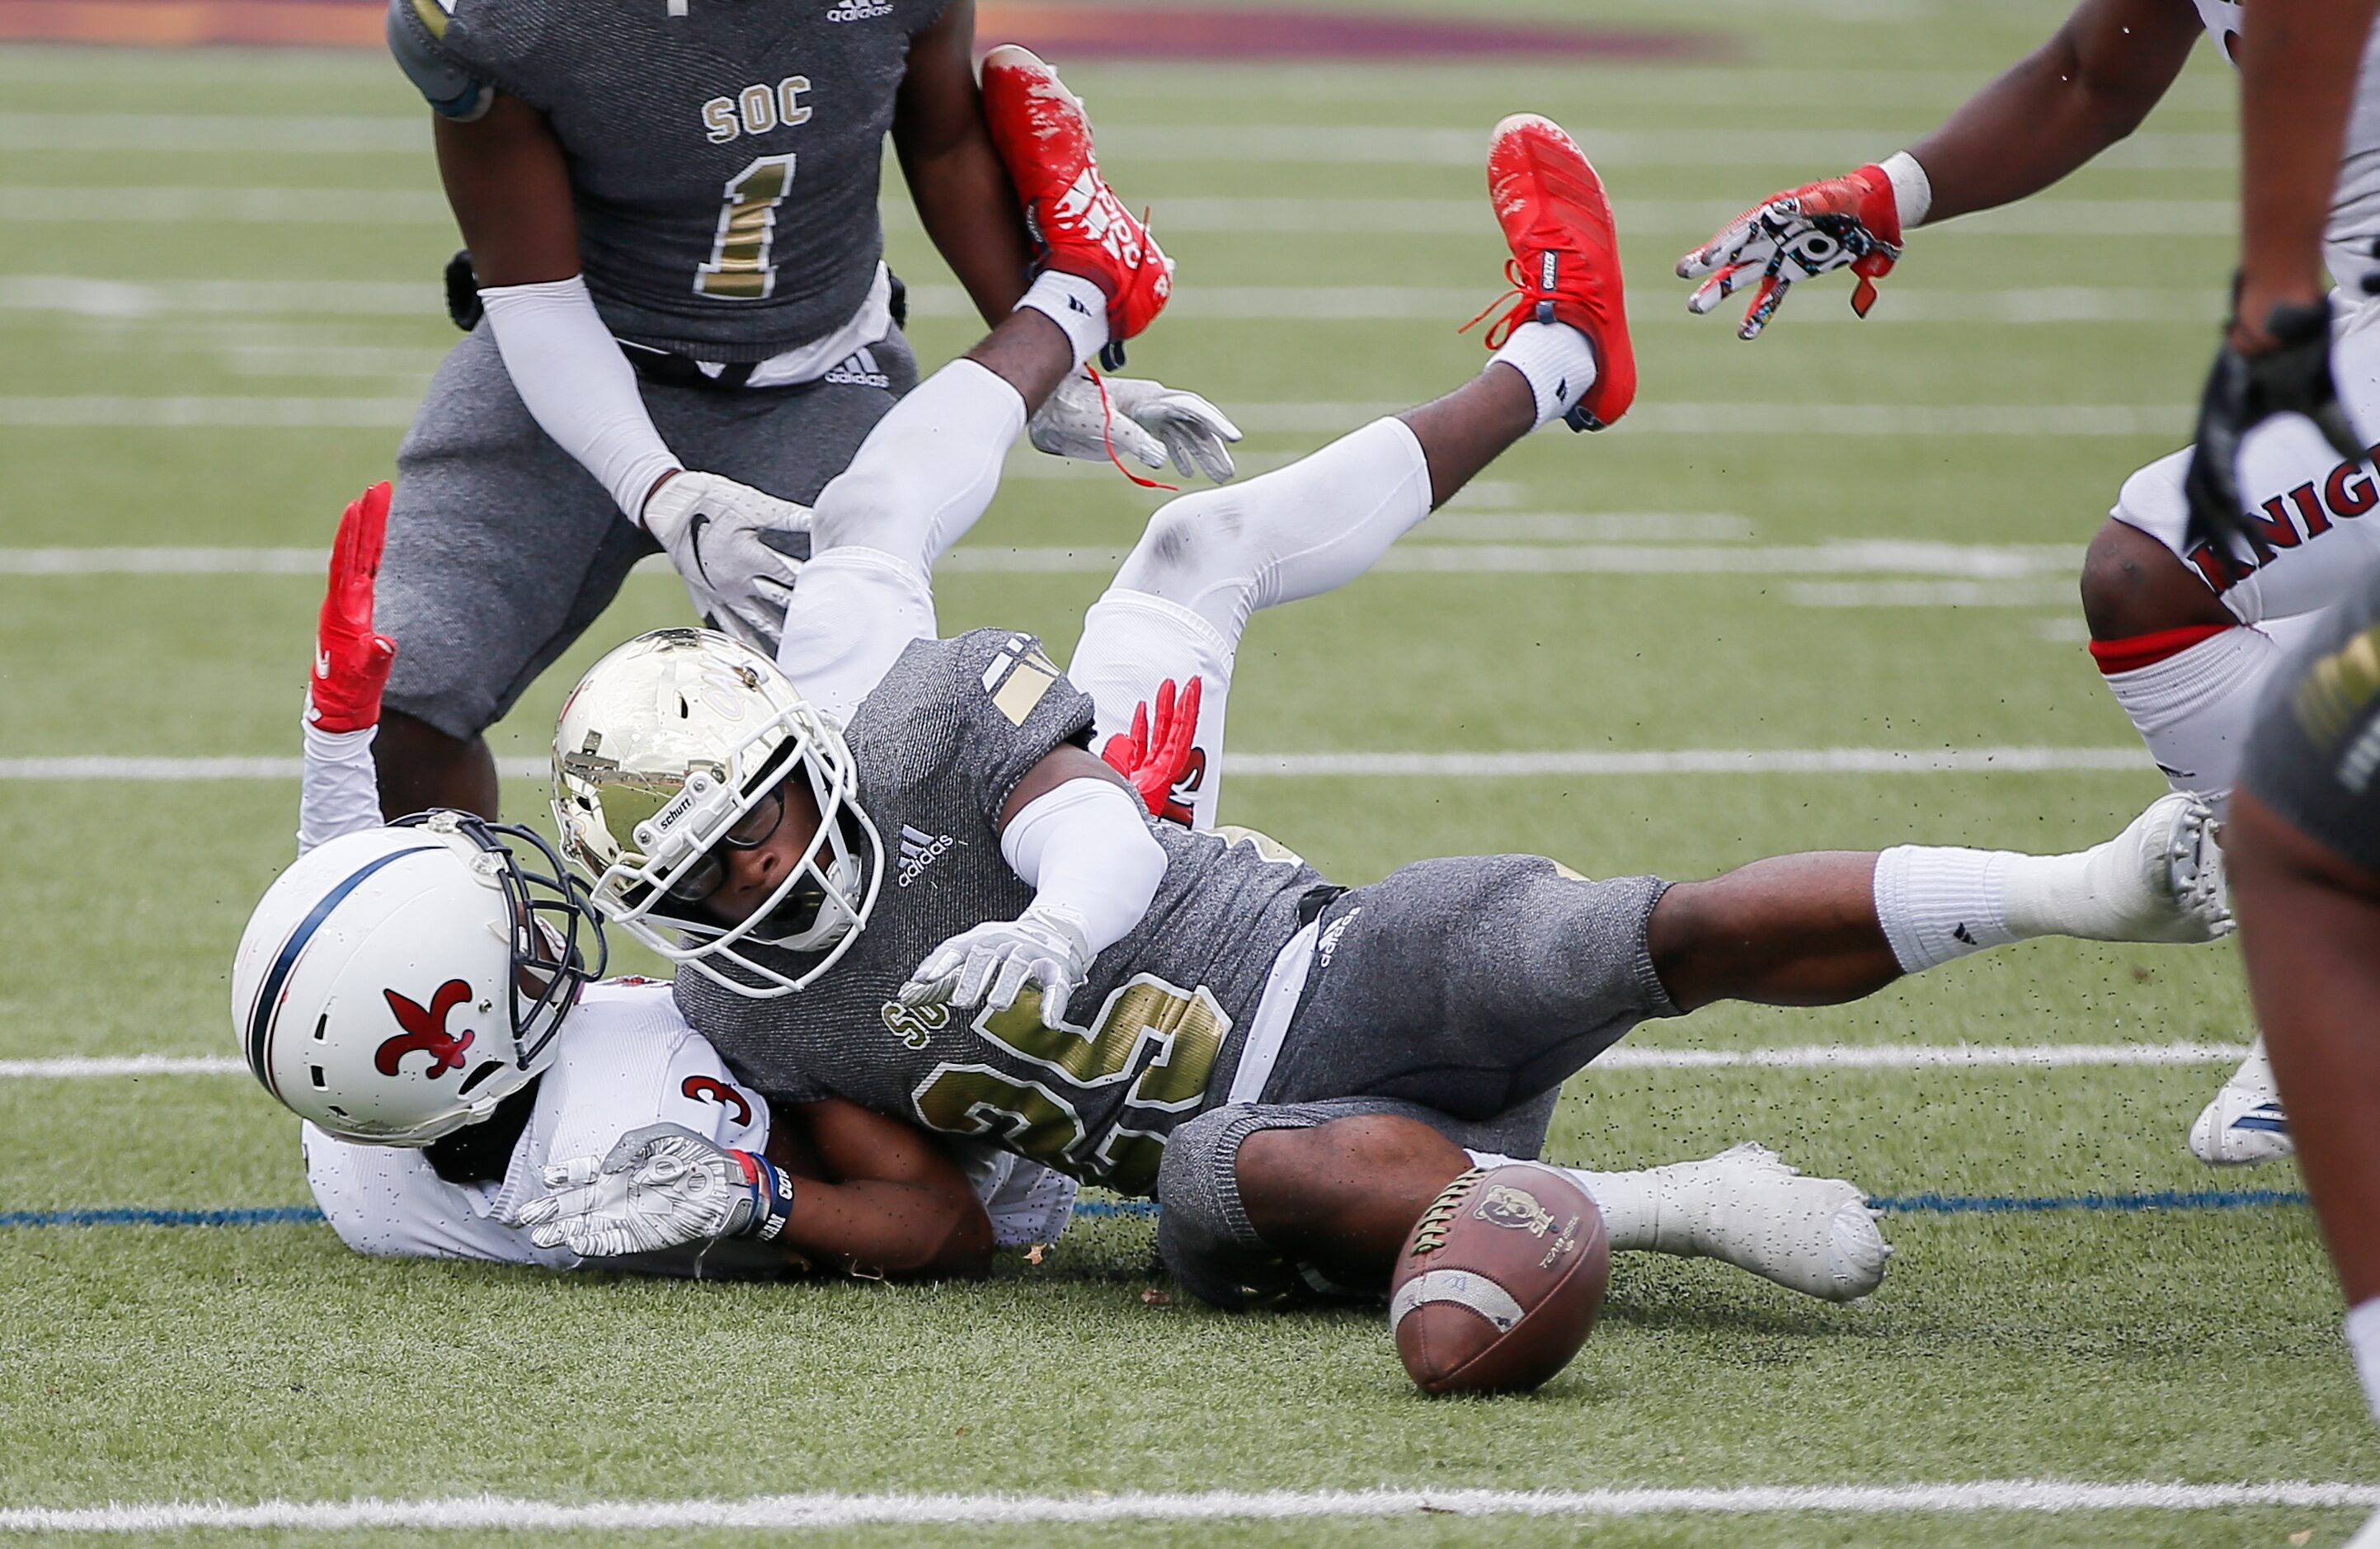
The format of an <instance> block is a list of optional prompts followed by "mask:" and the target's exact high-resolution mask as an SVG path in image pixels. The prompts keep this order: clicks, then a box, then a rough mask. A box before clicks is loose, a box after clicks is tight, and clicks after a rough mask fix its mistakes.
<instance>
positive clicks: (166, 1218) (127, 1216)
mask: <svg viewBox="0 0 2380 1549" xmlns="http://www.w3.org/2000/svg"><path fill="white" fill-rule="evenodd" d="M321 1219H322V1212H321V1211H319V1210H316V1209H315V1208H314V1207H313V1206H312V1205H262V1206H259V1207H257V1208H255V1209H252V1210H8V1211H0V1226H298V1225H305V1224H309V1223H311V1222H316V1221H320V1220H321Z"/></svg>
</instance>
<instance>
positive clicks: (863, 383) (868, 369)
mask: <svg viewBox="0 0 2380 1549" xmlns="http://www.w3.org/2000/svg"><path fill="white" fill-rule="evenodd" d="M824 380H826V381H828V382H832V383H834V384H837V385H839V386H844V387H890V386H892V377H891V376H890V375H889V374H887V373H886V372H885V371H884V368H883V367H882V366H881V365H880V364H879V363H878V362H877V360H876V351H875V350H873V349H870V348H867V347H866V346H862V347H861V348H858V349H856V350H854V351H852V352H851V353H850V354H849V355H846V356H844V358H843V361H842V363H841V364H840V365H838V366H836V367H835V368H834V369H833V370H832V371H830V372H827V373H826V376H825V379H824Z"/></svg>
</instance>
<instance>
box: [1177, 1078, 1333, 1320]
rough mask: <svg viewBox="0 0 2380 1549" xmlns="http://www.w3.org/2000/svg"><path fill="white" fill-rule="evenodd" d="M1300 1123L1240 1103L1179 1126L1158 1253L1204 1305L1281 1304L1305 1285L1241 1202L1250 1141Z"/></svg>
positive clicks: (1229, 1307) (1229, 1308) (1238, 1307)
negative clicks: (1242, 1158) (1240, 1172)
mask: <svg viewBox="0 0 2380 1549" xmlns="http://www.w3.org/2000/svg"><path fill="white" fill-rule="evenodd" d="M1284 1121H1286V1122H1292V1123H1294V1122H1295V1120H1294V1119H1293V1118H1287V1116H1282V1115H1281V1114H1280V1112H1279V1110H1274V1111H1273V1112H1272V1113H1270V1114H1269V1113H1268V1112H1267V1111H1266V1110H1264V1109H1262V1108H1259V1107H1257V1106H1254V1105H1252V1104H1244V1103H1235V1104H1229V1105H1227V1106H1224V1107H1220V1108H1216V1109H1212V1110H1210V1111H1208V1112H1207V1113H1203V1114H1200V1115H1199V1116H1197V1117H1196V1118H1194V1119H1191V1120H1189V1121H1188V1122H1187V1123H1184V1124H1183V1125H1181V1126H1179V1127H1177V1128H1175V1129H1174V1131H1173V1133H1172V1136H1171V1137H1169V1138H1168V1139H1167V1140H1166V1143H1165V1157H1164V1160H1163V1161H1162V1162H1161V1163H1160V1165H1159V1166H1158V1173H1157V1198H1158V1201H1159V1204H1160V1209H1161V1214H1160V1215H1159V1217H1158V1222H1157V1249H1158V1252H1159V1254H1160V1256H1161V1257H1162V1258H1163V1259H1164V1261H1165V1267H1166V1269H1167V1270H1168V1271H1169V1272H1171V1273H1172V1275H1173V1278H1174V1279H1176V1280H1178V1281H1180V1282H1181V1283H1182V1285H1183V1287H1184V1288H1185V1289H1187V1290H1188V1291H1189V1292H1190V1293H1191V1294H1192V1295H1193V1296H1196V1298H1198V1299H1199V1300H1201V1301H1204V1302H1208V1303H1209V1304H1211V1305H1213V1306H1216V1307H1220V1308H1223V1309H1226V1310H1227V1311H1239V1310H1241V1309H1245V1308H1249V1307H1255V1306H1260V1305H1266V1304H1271V1303H1278V1302H1281V1301H1283V1300H1286V1299H1291V1298H1293V1297H1294V1296H1295V1295H1296V1294H1297V1292H1298V1289H1299V1287H1300V1285H1301V1284H1302V1282H1301V1281H1300V1280H1299V1278H1298V1275H1297V1273H1296V1269H1295V1267H1294V1266H1293V1265H1292V1264H1291V1263H1290V1262H1288V1261H1287V1260H1286V1259H1284V1258H1282V1257H1281V1255H1280V1254H1278V1253H1276V1252H1274V1251H1273V1250H1271V1249H1269V1248H1268V1247H1267V1246H1266V1245H1265V1241H1264V1239H1263V1238H1261V1237H1259V1236H1257V1232H1256V1229H1255V1227H1253V1226H1250V1225H1249V1223H1248V1217H1247V1211H1246V1209H1245V1206H1244V1205H1243V1204H1242V1202H1241V1200H1240V1189H1239V1179H1238V1177H1237V1169H1238V1164H1239V1154H1240V1148H1241V1144H1242V1142H1244V1141H1245V1140H1247V1138H1248V1137H1249V1136H1251V1135H1254V1134H1257V1133H1259V1132H1262V1131H1264V1130H1267V1129H1269V1128H1275V1127H1276V1126H1277V1125H1279V1124H1280V1123H1281V1122H1284Z"/></svg>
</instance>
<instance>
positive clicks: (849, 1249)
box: [784, 1098, 992, 1275]
mask: <svg viewBox="0 0 2380 1549" xmlns="http://www.w3.org/2000/svg"><path fill="white" fill-rule="evenodd" d="M792 1114H793V1116H794V1117H795V1118H796V1119H798V1120H799V1121H800V1122H801V1123H802V1124H803V1125H804V1126H805V1127H806V1128H807V1131H808V1136H809V1140H810V1144H811V1145H812V1147H813V1148H814V1149H815V1150H816V1152H817V1154H818V1158H819V1161H820V1164H821V1165H823V1167H824V1170H825V1171H826V1172H827V1173H828V1175H829V1176H830V1177H831V1178H832V1182H826V1183H820V1184H816V1185H811V1184H807V1183H805V1184H803V1185H802V1188H803V1189H804V1190H805V1195H804V1198H803V1199H802V1200H801V1202H800V1208H799V1209H797V1210H796V1211H795V1214H794V1219H793V1220H792V1221H790V1222H788V1223H787V1224H786V1228H785V1238H784V1240H785V1242H786V1243H787V1244H788V1245H789V1246H791V1247H793V1248H795V1249H797V1250H800V1251H802V1252H804V1253H805V1254H807V1256H809V1257H810V1258H812V1259H813V1260H817V1259H825V1260H829V1261H832V1262H836V1263H838V1264H841V1265H844V1266H848V1267H850V1268H853V1269H856V1270H858V1271H860V1272H862V1273H881V1274H885V1275H981V1274H983V1273H984V1271H985V1270H987V1269H989V1268H990V1263H991V1250H992V1231H991V1217H990V1215H988V1214H985V1212H984V1207H983V1201H982V1199H981V1198H980V1197H979V1196H977V1193H976V1191H975V1189H974V1188H973V1187H972V1186H970V1185H969V1184H968V1182H967V1177H966V1174H965V1172H963V1171H961V1170H960V1168H959V1165H958V1164H957V1163H955V1162H953V1161H952V1160H951V1157H950V1155H949V1153H946V1152H944V1151H943V1150H942V1149H941V1146H940V1145H938V1144H937V1143H935V1141H934V1140H933V1138H932V1137H931V1136H929V1135H928V1134H927V1133H926V1132H925V1131H924V1130H922V1129H919V1128H917V1127H916V1126H914V1125H908V1124H903V1123H901V1122H900V1121H899V1120H897V1119H889V1118H885V1117H884V1116H881V1115H879V1114H873V1113H870V1112H868V1110H867V1109H865V1108H862V1107H860V1106H859V1105H858V1104H855V1103H846V1102H844V1101H843V1100H841V1099H840V1098H829V1099H827V1100H826V1101H825V1102H823V1103H810V1104H804V1105H803V1106H801V1107H798V1108H795V1109H793V1110H792Z"/></svg>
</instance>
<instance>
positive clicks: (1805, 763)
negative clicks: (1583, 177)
mask: <svg viewBox="0 0 2380 1549" xmlns="http://www.w3.org/2000/svg"><path fill="white" fill-rule="evenodd" d="M2148 767H2149V762H2148V756H2147V755H2146V754H2145V753H2143V752H2142V751H2141V750H2139V749H2138V748H1937V749H1925V748H1916V749H1911V748H1765V749H1727V748H1708V749H1704V748H1692V749H1681V750H1667V751H1658V752H1655V751H1644V752H1610V751H1604V750H1592V751H1590V750H1566V751H1548V752H1479V753H1229V754H1226V755H1225V756H1224V760H1223V772H1224V773H1225V774H1226V775H1230V776H1231V777H1232V778H1233V779H1235V780H1255V779H1267V778H1278V779H1305V780H1311V779H1339V778H1348V779H1385V778H1420V779H1488V780H1494V779H1520V778H1529V777H1538V776H1546V775H1567V776H1581V777H1615V778H1627V777H1631V776H1637V775H1985V774H2022V775H2038V774H2047V773H2080V772H2087V771H2102V770H2113V771H2132V772H2142V771H2145V770H2146V769H2147V768H2148ZM303 768H304V761H303V760H300V759H296V758H150V757H135V756H122V757H119V756H116V755H114V754H83V755H76V756H67V757H56V758H5V759H0V781H6V780H127V781H156V782H168V783H176V784H179V783H188V782H196V781H202V780H295V779H297V776H298V775H299V774H300V773H301V772H302V770H303ZM496 768H497V771H498V772H499V773H500V774H502V775H504V776H506V777H507V778H510V779H517V780H542V779H544V778H545V777H546V775H547V774H548V773H549V770H548V765H547V762H546V761H545V760H544V759H542V758H502V759H498V760H497V761H496Z"/></svg>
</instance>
